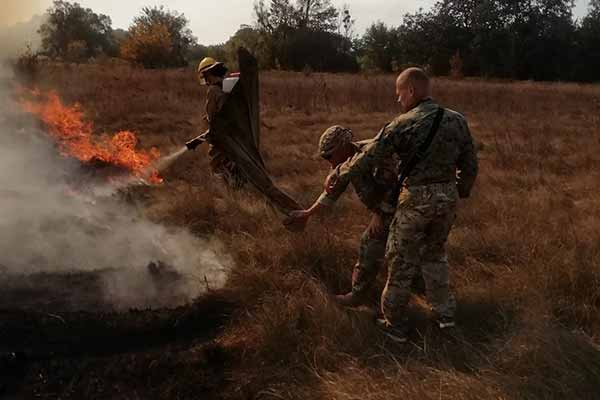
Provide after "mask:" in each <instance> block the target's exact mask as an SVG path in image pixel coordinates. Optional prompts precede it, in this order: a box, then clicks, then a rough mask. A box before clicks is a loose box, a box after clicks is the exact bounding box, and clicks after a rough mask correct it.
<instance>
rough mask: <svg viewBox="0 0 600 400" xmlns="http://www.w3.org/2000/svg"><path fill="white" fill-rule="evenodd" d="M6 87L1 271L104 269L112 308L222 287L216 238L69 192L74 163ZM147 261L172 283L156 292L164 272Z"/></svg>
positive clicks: (0, 162) (0, 167) (1, 97)
mask: <svg viewBox="0 0 600 400" xmlns="http://www.w3.org/2000/svg"><path fill="white" fill-rule="evenodd" d="M6 82H7V81H6V76H4V79H3V78H2V77H1V76H0V273H4V274H9V275H11V276H12V275H14V274H21V275H29V274H33V273H40V272H51V273H68V272H73V271H108V272H103V273H102V278H101V279H102V280H103V282H104V284H105V293H104V294H105V296H106V299H108V300H110V302H111V303H112V304H113V305H114V306H115V307H117V308H127V307H152V306H165V305H178V304H181V303H183V302H187V301H190V300H192V299H193V298H195V297H196V296H198V295H199V294H201V293H202V292H203V291H205V290H206V288H207V286H208V287H210V288H218V287H220V286H222V285H223V284H224V282H225V279H226V276H227V271H228V270H229V268H230V266H231V259H230V257H228V256H227V255H226V254H225V253H224V250H223V248H222V246H220V245H219V243H218V242H217V241H216V240H203V239H200V238H198V237H195V236H193V235H192V234H191V233H189V232H188V231H187V230H185V229H182V228H168V227H165V226H162V225H158V224H156V223H153V222H151V221H149V220H148V219H146V218H145V217H144V216H143V215H141V212H140V211H139V210H137V209H136V208H135V207H134V206H132V205H130V204H127V203H125V202H124V201H122V200H121V199H120V198H119V197H118V196H116V195H114V194H113V195H112V196H110V195H109V196H103V197H99V198H98V197H94V196H93V195H88V196H87V197H86V196H84V195H81V194H79V193H77V192H75V193H74V192H73V190H72V188H71V186H70V185H69V182H70V181H71V180H72V179H73V177H74V175H75V174H77V173H80V171H79V168H80V167H79V165H78V163H77V162H74V161H72V160H67V159H64V158H62V157H60V156H58V155H57V151H56V149H55V147H54V144H53V143H52V142H51V140H50V139H48V138H47V136H46V135H45V134H44V132H41V131H40V130H39V128H35V126H36V124H35V123H34V121H28V118H26V117H24V116H23V114H21V113H20V112H19V111H18V109H17V105H15V104H14V103H13V102H12V101H11V99H10V98H9V86H8V85H7V84H6ZM150 263H162V264H164V265H167V266H169V267H170V268H167V269H166V271H167V275H168V274H171V273H175V277H176V279H175V278H174V282H173V285H172V286H168V287H166V288H164V287H163V288H162V289H161V287H160V286H161V285H163V286H164V282H163V281H164V279H163V277H162V272H164V271H163V270H162V269H161V270H160V271H158V272H159V273H158V274H152V273H150V272H149V270H148V265H149V264H150ZM155 272H156V271H155ZM157 276H159V282H158V283H157ZM169 279H170V278H169ZM0 290H2V279H0ZM165 293H167V294H168V296H166V297H165ZM106 299H105V300H106ZM74 301H76V299H74Z"/></svg>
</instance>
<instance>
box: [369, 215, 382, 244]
mask: <svg viewBox="0 0 600 400" xmlns="http://www.w3.org/2000/svg"><path fill="white" fill-rule="evenodd" d="M384 230H385V226H384V223H383V218H382V217H381V215H379V214H375V213H373V217H372V218H371V222H370V223H369V227H368V228H367V232H368V235H369V237H371V238H377V237H380V236H381V235H383V231H384Z"/></svg>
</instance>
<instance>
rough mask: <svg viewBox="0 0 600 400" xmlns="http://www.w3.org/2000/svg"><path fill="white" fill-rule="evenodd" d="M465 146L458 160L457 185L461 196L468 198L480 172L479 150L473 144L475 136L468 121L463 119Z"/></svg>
mask: <svg viewBox="0 0 600 400" xmlns="http://www.w3.org/2000/svg"><path fill="white" fill-rule="evenodd" d="M463 124H464V126H463V134H464V138H463V139H464V141H463V146H462V149H461V152H460V155H459V157H458V160H457V162H456V166H457V168H458V173H457V176H456V186H457V189H458V194H459V196H460V197H461V198H467V197H469V195H470V194H471V188H472V187H473V184H474V183H475V179H476V178H477V172H478V169H479V167H478V162H477V150H476V148H475V146H474V145H473V137H472V136H471V131H470V130H469V126H468V125H467V122H466V121H463Z"/></svg>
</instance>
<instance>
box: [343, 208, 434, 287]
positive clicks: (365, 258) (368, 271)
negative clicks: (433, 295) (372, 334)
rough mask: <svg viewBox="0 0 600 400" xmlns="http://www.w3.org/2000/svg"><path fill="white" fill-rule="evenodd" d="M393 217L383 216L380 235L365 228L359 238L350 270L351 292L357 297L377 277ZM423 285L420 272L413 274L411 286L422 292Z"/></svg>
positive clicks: (372, 283)
mask: <svg viewBox="0 0 600 400" xmlns="http://www.w3.org/2000/svg"><path fill="white" fill-rule="evenodd" d="M393 219H394V215H386V216H384V217H383V226H384V229H383V231H382V233H381V234H380V235H377V236H372V235H371V234H370V233H369V230H368V229H367V230H365V231H364V232H363V234H362V236H361V238H360V247H359V250H358V260H357V261H356V264H354V269H353V271H352V294H354V295H355V296H356V297H358V298H364V297H365V296H366V295H367V294H368V292H369V290H370V289H371V288H372V287H373V285H374V283H375V281H376V279H377V274H378V273H379V270H380V269H381V266H382V265H383V263H384V257H385V248H386V244H387V240H388V234H389V229H390V224H391V222H392V220H393ZM424 286H425V284H424V282H423V277H422V275H421V273H420V272H418V273H416V274H415V275H414V276H413V280H412V284H411V288H412V289H413V290H414V291H417V292H419V293H422V292H424Z"/></svg>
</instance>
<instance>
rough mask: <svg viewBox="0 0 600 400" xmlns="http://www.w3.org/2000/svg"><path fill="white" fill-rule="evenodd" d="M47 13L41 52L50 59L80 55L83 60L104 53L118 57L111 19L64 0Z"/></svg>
mask: <svg viewBox="0 0 600 400" xmlns="http://www.w3.org/2000/svg"><path fill="white" fill-rule="evenodd" d="M47 13H48V19H47V21H46V22H45V23H44V24H42V26H41V27H40V29H39V31H38V32H39V34H40V36H41V37H42V51H43V52H44V53H45V54H47V55H48V56H50V57H66V56H67V55H72V54H73V53H74V52H77V53H78V58H80V59H83V58H90V57H93V56H96V55H98V54H99V53H102V52H104V53H106V54H110V55H112V54H116V46H115V43H114V40H113V37H112V27H111V20H110V18H109V17H107V16H106V15H102V14H96V13H94V12H93V11H92V10H91V9H89V8H83V7H81V6H80V5H79V4H78V3H69V2H67V1H62V0H55V1H54V2H53V4H52V7H50V8H49V9H48V11H47ZM75 49H76V50H75Z"/></svg>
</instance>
